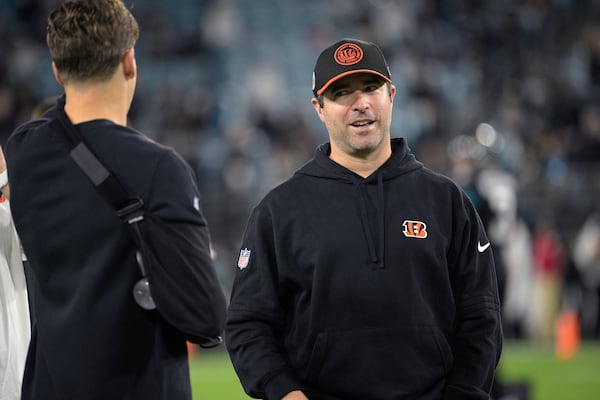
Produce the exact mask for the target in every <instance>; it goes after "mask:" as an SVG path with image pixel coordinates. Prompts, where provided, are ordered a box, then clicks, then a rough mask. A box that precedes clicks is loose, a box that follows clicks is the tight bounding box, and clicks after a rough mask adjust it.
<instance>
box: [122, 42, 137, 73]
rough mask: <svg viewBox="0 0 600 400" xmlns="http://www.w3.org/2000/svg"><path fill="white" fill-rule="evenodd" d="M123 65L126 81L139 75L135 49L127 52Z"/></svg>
mask: <svg viewBox="0 0 600 400" xmlns="http://www.w3.org/2000/svg"><path fill="white" fill-rule="evenodd" d="M121 63H122V64H123V73H124V74H125V79H135V77H136V75H137V65H136V63H135V52H134V50H133V48H131V49H129V50H127V51H126V52H125V54H124V55H123V59H122V60H121Z"/></svg>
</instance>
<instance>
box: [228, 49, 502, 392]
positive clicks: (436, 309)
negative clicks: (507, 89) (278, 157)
mask: <svg viewBox="0 0 600 400" xmlns="http://www.w3.org/2000/svg"><path fill="white" fill-rule="evenodd" d="M313 94H314V98H313V99H312V105H313V107H314V110H315V111H316V113H317V115H318V116H319V118H320V120H321V121H322V122H323V124H324V125H325V127H326V128H327V131H328V133H329V140H330V141H329V142H328V143H325V144H323V145H321V146H320V147H319V148H318V149H317V151H316V153H315V156H314V158H313V159H312V160H311V161H310V162H308V163H307V164H306V165H305V166H304V167H302V168H301V169H300V170H299V171H297V172H296V173H295V174H294V176H293V177H291V178H290V179H289V180H287V181H286V182H284V183H283V184H281V185H280V186H278V187H276V188H275V189H273V190H272V191H271V192H270V193H269V194H267V195H266V197H265V198H264V199H263V200H262V201H261V202H260V203H259V204H258V206H257V207H256V208H255V209H254V210H253V212H252V214H251V216H250V218H249V221H248V224H247V227H246V231H245V234H244V238H243V241H242V245H241V252H240V256H239V260H238V271H237V274H236V278H235V280H234V285H233V290H232V295H231V303H230V307H229V316H228V322H227V328H226V343H227V349H228V351H229V354H230V356H231V359H232V361H233V365H234V367H235V370H236V372H237V374H238V376H239V378H240V380H241V383H242V385H243V387H244V389H245V390H246V392H247V393H248V394H249V395H250V396H252V397H255V398H262V399H268V400H274V399H276V400H279V399H284V400H305V399H319V400H334V399H344V400H350V399H361V400H366V399H369V400H383V399H386V400H387V399H392V398H410V399H420V400H426V399H430V400H433V399H441V398H443V399H447V400H451V399H457V400H458V399H461V400H465V399H488V398H489V397H490V391H491V388H492V384H493V381H494V375H495V369H496V366H497V364H498V361H499V358H500V353H501V348H502V331H501V317H500V302H499V296H498V285H497V280H496V274H495V268H494V259H493V255H492V251H491V248H490V243H489V240H488V238H487V236H486V233H485V230H484V227H483V225H482V223H481V220H480V218H479V216H478V214H477V212H476V210H475V208H474V206H473V205H472V203H471V201H470V200H469V199H468V197H467V195H466V194H465V193H464V191H463V190H461V189H460V188H459V187H458V186H457V185H456V184H455V183H454V182H453V181H451V180H450V179H448V178H446V177H444V176H442V175H439V174H437V173H434V172H432V171H430V170H428V169H427V168H425V167H423V165H422V164H421V163H420V162H419V161H417V160H416V159H415V157H414V156H413V155H412V154H411V153H410V150H409V148H408V146H407V143H406V140H405V139H403V138H398V139H391V133H390V124H391V118H392V107H393V104H394V96H395V94H396V87H395V86H394V85H393V84H392V81H391V76H390V72H389V68H388V65H387V62H386V60H385V58H384V55H383V53H382V51H381V49H380V48H379V47H378V46H377V45H375V44H373V43H370V42H364V41H361V40H356V39H344V40H342V41H339V42H337V43H335V44H333V45H331V46H330V47H328V48H326V49H325V50H324V51H323V52H322V53H321V55H320V56H319V57H318V59H317V62H316V65H315V68H314V75H313Z"/></svg>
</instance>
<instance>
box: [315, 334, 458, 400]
mask: <svg viewBox="0 0 600 400" xmlns="http://www.w3.org/2000/svg"><path fill="white" fill-rule="evenodd" d="M452 363H453V357H452V354H451V351H450V347H449V345H448V343H447V341H446V339H445V338H444V336H443V335H442V334H441V332H440V331H439V330H438V329H437V328H436V327H434V326H425V325H422V326H407V327H400V328H393V329H381V328H373V329H361V330H353V331H329V332H322V333H320V334H319V335H318V336H317V339H316V341H315V345H314V347H313V351H312V354H311V358H310V361H309V364H308V366H307V371H306V372H307V374H306V380H307V383H308V384H309V385H312V386H315V387H318V388H320V389H322V390H324V391H326V392H327V393H330V394H333V395H336V396H340V397H343V398H345V399H394V398H399V397H402V396H409V397H410V396H415V395H416V394H418V393H423V392H426V391H428V390H431V389H432V388H435V387H439V388H440V391H441V388H442V387H443V384H444V377H445V375H446V374H447V373H448V371H449V370H450V368H451V366H452Z"/></svg>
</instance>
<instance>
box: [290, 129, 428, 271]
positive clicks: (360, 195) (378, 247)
mask: <svg viewBox="0 0 600 400" xmlns="http://www.w3.org/2000/svg"><path fill="white" fill-rule="evenodd" d="M391 145H392V155H391V157H390V158H389V159H388V160H387V161H386V162H385V163H384V164H383V165H382V166H381V167H379V168H378V169H377V170H376V171H375V172H374V173H373V174H371V175H370V176H368V177H367V178H364V179H363V178H362V177H361V176H359V175H357V174H355V173H354V172H352V171H350V170H349V169H347V168H345V167H343V166H342V165H340V164H338V163H336V162H335V161H333V160H331V159H330V158H329V154H330V152H331V145H330V144H329V143H325V144H322V145H321V146H319V147H318V148H317V151H316V153H315V157H314V158H313V159H312V160H311V161H310V162H308V163H307V164H306V165H304V166H303V167H302V168H301V169H300V170H299V171H297V172H296V175H306V176H311V177H315V178H320V179H331V180H332V181H339V182H342V183H348V184H352V185H354V188H355V191H356V199H357V202H358V205H359V209H360V219H361V224H362V230H363V233H364V236H365V240H366V242H367V247H368V249H369V259H370V260H371V261H370V264H371V268H373V269H379V268H385V265H384V256H385V190H384V182H385V181H387V180H390V179H393V178H396V177H398V176H400V175H403V174H406V173H408V172H411V171H414V170H417V169H420V168H423V164H422V163H420V162H419V161H417V160H416V158H415V156H414V155H413V154H412V153H410V149H409V148H408V145H407V144H406V140H405V139H403V138H398V139H392V141H391ZM371 185H377V189H376V194H375V199H376V200H375V202H374V204H375V207H374V208H375V209H374V210H373V209H369V208H368V207H367V204H370V203H369V202H368V201H367V196H368V194H367V191H368V188H367V186H371ZM371 204H372V203H371Z"/></svg>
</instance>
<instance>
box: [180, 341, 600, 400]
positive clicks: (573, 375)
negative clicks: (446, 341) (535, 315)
mask: <svg viewBox="0 0 600 400" xmlns="http://www.w3.org/2000/svg"><path fill="white" fill-rule="evenodd" d="M190 365H191V374H192V389H193V392H194V400H247V399H249V397H247V396H246V395H245V394H244V391H243V390H242V388H241V386H240V383H239V381H238V379H237V377H236V375H235V373H234V371H233V367H232V366H231V363H230V361H229V358H228V357H227V354H226V353H225V351H224V350H223V349H212V350H203V351H201V353H199V354H198V355H197V356H196V357H195V358H194V359H193V360H192V362H191V364H190ZM498 371H499V372H498V373H499V377H500V379H501V380H502V381H505V382H517V381H524V382H527V383H528V384H529V387H530V395H531V396H530V400H600V343H584V344H583V345H582V346H581V349H580V351H579V352H578V354H577V355H576V356H575V357H574V358H572V359H570V360H568V361H558V360H557V359H556V357H555V356H554V352H553V349H552V348H551V347H540V346H532V345H529V344H526V343H510V342H509V343H506V344H505V347H504V352H503V355H502V360H501V363H500V367H499V370H498Z"/></svg>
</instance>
